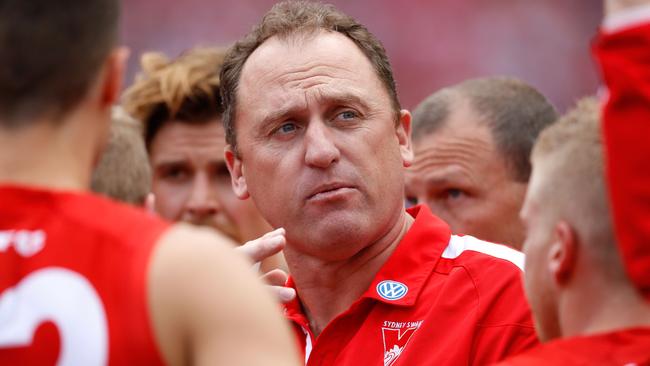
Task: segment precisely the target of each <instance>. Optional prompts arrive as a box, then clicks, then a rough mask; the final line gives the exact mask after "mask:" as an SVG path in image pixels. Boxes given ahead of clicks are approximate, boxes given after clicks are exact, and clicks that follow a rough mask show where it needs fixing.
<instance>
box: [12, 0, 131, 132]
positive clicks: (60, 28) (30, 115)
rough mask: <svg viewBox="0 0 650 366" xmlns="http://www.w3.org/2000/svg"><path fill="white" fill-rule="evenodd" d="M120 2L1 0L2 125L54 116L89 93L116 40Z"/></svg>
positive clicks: (103, 0) (61, 114)
mask: <svg viewBox="0 0 650 366" xmlns="http://www.w3.org/2000/svg"><path fill="white" fill-rule="evenodd" d="M118 18H119V4H118V1H117V0H60V1H52V0H28V1H26V0H2V1H0V55H2V56H1V57H0V124H1V126H2V127H5V128H11V127H16V128H17V127H21V126H23V125H25V124H26V123H28V122H29V121H32V120H34V119H36V118H39V117H43V116H48V118H50V119H53V120H56V119H58V118H60V117H62V116H63V115H64V114H65V113H67V112H69V110H70V109H71V108H72V107H74V106H75V105H76V104H77V103H79V101H80V100H81V99H82V98H83V97H84V95H85V94H86V93H87V91H88V89H89V87H90V85H91V83H92V82H93V81H94V80H95V78H96V77H97V74H98V72H99V70H100V69H101V67H102V65H103V63H104V62H105V60H106V57H107V56H108V54H109V53H110V52H111V50H112V49H113V47H114V45H115V43H116V41H117V29H118V20H119V19H118Z"/></svg>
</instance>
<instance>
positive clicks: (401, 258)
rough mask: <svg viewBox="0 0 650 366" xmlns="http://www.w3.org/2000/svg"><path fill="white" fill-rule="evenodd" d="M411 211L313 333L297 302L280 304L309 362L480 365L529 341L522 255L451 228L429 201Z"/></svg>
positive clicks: (532, 336)
mask: <svg viewBox="0 0 650 366" xmlns="http://www.w3.org/2000/svg"><path fill="white" fill-rule="evenodd" d="M409 213H410V214H411V215H413V216H414V217H415V222H414V223H413V225H412V226H411V228H410V230H409V231H408V233H407V234H406V235H405V236H404V238H403V239H402V241H401V242H400V243H399V245H398V246H397V248H396V249H395V252H394V253H393V254H392V256H391V257H390V258H389V259H388V261H387V262H386V263H385V264H384V266H383V267H382V268H381V269H380V270H379V272H378V273H377V275H376V277H375V279H374V280H373V282H372V284H371V285H370V287H369V288H368V290H367V291H366V292H365V293H364V294H363V295H362V296H361V298H360V299H359V300H357V301H356V302H355V303H354V304H352V306H351V307H350V308H349V309H348V310H347V311H345V312H344V313H342V314H340V315H339V316H338V317H336V318H335V319H334V320H333V321H332V322H331V323H330V324H328V325H327V327H325V329H324V330H323V332H322V333H321V334H320V335H319V337H318V338H316V339H314V336H313V335H312V333H311V331H310V329H309V326H308V320H307V318H306V316H305V315H304V314H303V313H302V309H301V306H300V304H299V302H298V301H294V302H293V303H290V304H288V305H287V306H286V316H287V317H288V318H289V319H290V320H291V321H292V322H293V325H294V330H295V333H296V336H297V337H298V340H299V342H300V345H301V346H302V349H303V350H304V351H305V357H306V359H308V362H307V365H309V366H315V365H337V366H345V365H354V366H358V365H384V366H399V365H485V364H488V363H491V362H495V361H499V360H501V359H503V358H505V357H506V356H508V355H512V354H515V353H518V352H520V351H522V350H525V349H527V348H529V347H531V346H534V345H536V344H537V338H536V335H535V330H534V328H533V324H532V320H531V316H530V310H529V308H528V304H527V303H526V299H525V297H524V292H523V286H522V282H521V267H522V266H523V262H524V258H523V254H521V253H520V252H517V251H515V250H513V249H510V248H508V247H506V246H502V245H498V244H492V243H487V242H483V241H480V240H478V239H475V238H473V237H469V236H464V237H459V236H452V235H451V232H450V230H449V227H448V226H447V224H445V223H444V222H443V221H442V220H440V219H438V218H437V217H435V216H433V214H431V212H430V211H429V209H428V208H426V206H418V207H415V208H412V209H409ZM289 285H290V286H293V281H292V280H290V281H289Z"/></svg>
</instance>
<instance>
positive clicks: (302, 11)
mask: <svg viewBox="0 0 650 366" xmlns="http://www.w3.org/2000/svg"><path fill="white" fill-rule="evenodd" d="M221 83H222V84H221V85H222V94H223V99H224V104H225V108H226V112H225V113H224V124H225V126H226V138H227V141H228V143H229V147H228V148H227V150H226V160H227V162H228V164H229V169H230V172H231V175H232V180H233V187H234V189H235V192H236V193H237V194H238V195H239V197H241V198H243V199H245V198H248V196H250V197H252V199H253V200H254V201H255V204H256V206H257V207H258V208H259V209H260V212H261V213H262V215H263V216H264V217H265V218H266V219H267V220H268V221H269V223H271V225H272V226H274V227H284V228H286V238H287V245H286V247H285V257H286V259H287V263H288V265H289V270H290V273H291V276H292V277H291V280H290V281H289V285H290V286H291V287H292V288H295V289H296V290H297V293H298V300H296V301H294V302H292V303H290V304H288V305H287V307H286V309H287V317H288V318H289V319H290V320H291V321H292V323H293V325H294V330H295V334H296V336H297V338H298V341H299V342H300V345H301V346H302V348H303V350H304V353H305V358H306V360H307V364H308V365H310V366H311V365H337V366H339V365H381V364H383V365H385V366H388V365H400V364H401V365H456V364H466V365H467V364H476V365H479V364H481V365H483V364H486V363H489V362H493V361H497V360H500V359H502V358H503V357H505V356H507V355H510V354H513V353H515V352H518V351H521V350H523V349H525V348H527V347H530V346H531V345H534V344H536V342H537V340H536V337H535V332H534V329H533V325H532V321H531V318H530V311H529V308H528V305H527V303H526V301H525V297H524V294H523V288H522V286H521V270H520V265H521V262H522V261H523V258H522V256H521V253H519V252H517V251H515V250H512V249H509V248H507V247H504V246H501V245H496V244H489V243H485V242H482V241H480V240H477V239H474V238H471V237H456V236H452V235H451V234H450V230H449V228H448V226H447V225H446V224H445V223H444V222H442V221H441V220H439V219H438V218H436V217H434V216H433V215H432V214H431V212H430V211H429V210H428V209H427V208H426V207H416V208H414V209H413V210H412V211H410V212H409V213H407V212H406V211H405V210H404V200H403V197H404V170H403V169H404V167H405V166H408V165H409V164H410V163H411V161H412V155H413V154H412V151H411V143H410V122H411V116H410V113H409V112H408V111H406V110H401V108H400V106H399V101H398V99H397V93H396V90H395V84H394V81H393V78H392V73H391V70H390V65H389V63H388V60H387V57H386V53H385V50H384V49H383V47H382V46H381V44H380V43H379V41H378V40H377V39H376V38H375V37H374V36H373V35H372V34H370V32H368V30H367V29H365V28H364V27H363V26H362V25H361V24H359V23H357V22H356V21H355V20H354V19H352V18H350V17H348V16H346V15H344V14H342V13H340V12H339V11H337V10H336V9H334V8H333V7H330V6H325V5H322V4H319V3H314V2H284V3H280V4H277V5H275V6H274V7H273V8H272V9H271V11H270V12H269V13H267V14H266V16H265V17H264V19H263V21H262V23H261V24H260V25H258V26H257V27H256V28H255V29H254V30H253V32H252V33H251V34H249V35H247V36H246V37H244V38H243V39H242V40H240V41H239V42H237V43H236V44H235V45H234V46H233V48H232V51H231V52H230V54H229V55H228V56H226V60H225V61H224V66H223V68H222V72H221Z"/></svg>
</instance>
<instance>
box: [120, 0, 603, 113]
mask: <svg viewBox="0 0 650 366" xmlns="http://www.w3.org/2000/svg"><path fill="white" fill-rule="evenodd" d="M325 2H328V3H331V4H334V5H335V6H337V7H338V8H339V9H341V10H342V11H343V12H345V13H347V14H349V15H352V16H353V17H355V18H356V19H357V20H359V21H360V22H361V23H363V24H365V25H366V26H367V27H368V28H369V29H370V31H371V32H373V33H374V34H375V35H376V36H377V37H378V38H379V39H380V40H381V41H382V42H383V43H384V46H385V47H386V50H387V52H388V56H389V58H390V61H391V64H392V66H393V72H394V74H395V78H396V81H397V88H398V93H399V96H400V100H401V102H402V104H403V106H404V107H405V108H407V109H413V108H414V107H415V106H416V105H417V104H418V103H419V102H420V101H421V100H422V99H424V98H425V97H426V96H427V95H429V94H431V93H432V92H434V91H435V90H437V89H439V88H441V87H444V86H447V85H451V84H454V83H457V82H460V81H462V80H465V79H468V78H473V77H479V76H487V75H511V76H516V77H518V78H521V79H523V80H525V81H526V82H528V83H530V84H532V85H533V86H535V87H537V88H538V89H539V90H541V91H542V93H544V94H545V95H546V96H547V97H549V98H550V100H551V101H552V102H553V103H554V104H555V106H556V107H557V108H558V109H559V111H560V112H564V111H565V110H566V109H567V108H568V107H570V106H571V105H572V104H573V103H574V102H575V101H576V100H577V99H579V98H580V97H582V96H585V95H587V94H593V93H595V92H596V89H597V86H598V77H597V72H596V69H595V67H594V63H593V62H592V59H591V55H590V43H591V40H592V38H593V36H594V35H595V34H596V30H597V27H598V25H599V23H600V21H601V16H602V9H601V7H600V3H599V2H597V1H595V0H406V1H396V0H376V1H373V0H363V1H361V0H348V1H344V0H331V1H325ZM274 3H275V1H271V0H238V1H225V0H184V1H182V2H180V1H178V0H123V18H122V22H123V25H122V41H123V43H124V44H125V45H127V46H128V47H129V48H130V49H131V59H130V61H129V67H128V73H127V80H126V82H127V84H130V83H131V82H132V81H133V79H134V76H135V74H136V72H137V71H138V69H139V58H140V55H141V54H142V52H145V51H149V50H155V51H161V52H163V53H165V54H167V55H168V56H170V57H175V56H176V55H178V54H179V53H180V52H182V51H183V50H185V49H188V48H191V47H193V46H195V45H212V46H228V45H230V44H231V43H232V42H234V41H235V40H237V39H238V38H240V37H241V36H242V35H244V34H246V33H247V32H248V31H249V30H250V29H251V27H252V26H253V25H254V24H256V23H257V22H258V21H259V20H260V18H261V16H262V15H263V14H264V13H265V12H266V11H267V10H268V9H269V8H270V7H271V6H272V5H273V4H274Z"/></svg>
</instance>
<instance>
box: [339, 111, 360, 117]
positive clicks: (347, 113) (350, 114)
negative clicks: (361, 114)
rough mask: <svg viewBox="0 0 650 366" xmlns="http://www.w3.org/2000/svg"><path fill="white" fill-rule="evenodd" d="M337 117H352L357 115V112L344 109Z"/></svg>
mask: <svg viewBox="0 0 650 366" xmlns="http://www.w3.org/2000/svg"><path fill="white" fill-rule="evenodd" d="M339 117H340V118H342V119H353V118H356V117H357V114H356V113H354V112H353V111H345V112H341V113H339Z"/></svg>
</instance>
